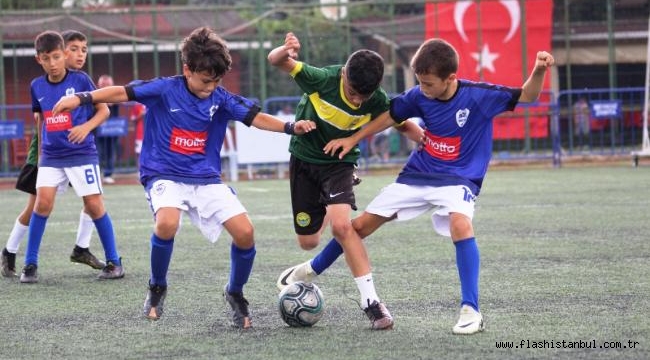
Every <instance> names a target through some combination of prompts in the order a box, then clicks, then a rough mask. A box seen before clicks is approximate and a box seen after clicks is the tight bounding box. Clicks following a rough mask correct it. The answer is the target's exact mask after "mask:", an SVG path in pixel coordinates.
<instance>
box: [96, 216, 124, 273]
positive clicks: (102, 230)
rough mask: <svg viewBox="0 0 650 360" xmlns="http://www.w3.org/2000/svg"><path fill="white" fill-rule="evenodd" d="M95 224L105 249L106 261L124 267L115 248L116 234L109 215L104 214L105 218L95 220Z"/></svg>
mask: <svg viewBox="0 0 650 360" xmlns="http://www.w3.org/2000/svg"><path fill="white" fill-rule="evenodd" d="M93 222H94V223H95V228H96V229H97V234H98V235H99V241H101V243H102V246H103V247H104V255H105V256H106V260H107V261H111V262H112V263H113V264H115V265H117V266H120V265H122V264H121V261H120V255H119V254H118V253H117V247H116V246H115V233H114V232H113V222H112V221H111V217H110V216H108V213H104V216H102V217H100V218H99V219H96V220H93Z"/></svg>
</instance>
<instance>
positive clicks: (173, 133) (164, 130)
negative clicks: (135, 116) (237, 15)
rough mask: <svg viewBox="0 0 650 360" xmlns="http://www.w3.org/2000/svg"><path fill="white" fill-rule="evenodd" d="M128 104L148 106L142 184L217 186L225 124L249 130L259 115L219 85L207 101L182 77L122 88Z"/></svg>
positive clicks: (250, 103) (251, 105) (249, 103)
mask: <svg viewBox="0 0 650 360" xmlns="http://www.w3.org/2000/svg"><path fill="white" fill-rule="evenodd" d="M126 91H127V94H128V97H129V100H132V101H137V102H139V103H142V104H144V105H145V106H146V107H147V114H146V117H145V130H144V138H143V140H142V152H141V154H140V181H141V182H142V184H143V185H144V186H147V185H148V184H151V183H152V182H153V181H156V180H172V181H176V182H181V183H187V184H200V185H205V184H218V183H221V159H220V151H221V145H222V144H223V139H224V136H225V133H226V128H227V126H228V121H229V120H233V121H240V122H242V123H244V124H245V125H247V126H250V124H251V123H252V121H253V118H254V117H255V115H257V113H259V111H260V107H259V106H257V105H256V104H255V103H254V102H253V101H252V100H249V99H246V98H243V97H241V96H237V95H234V94H232V93H229V92H228V91H226V90H225V89H224V88H222V87H217V88H216V89H215V91H214V92H213V93H212V94H211V95H210V96H209V97H208V98H205V99H200V98H198V97H197V96H195V95H194V94H192V93H191V92H190V91H189V89H188V88H187V83H186V81H185V78H184V77H183V76H180V75H178V76H172V77H165V78H157V79H153V80H150V81H144V82H137V83H132V84H130V85H127V86H126Z"/></svg>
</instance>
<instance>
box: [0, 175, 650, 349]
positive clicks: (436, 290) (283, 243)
mask: <svg viewBox="0 0 650 360" xmlns="http://www.w3.org/2000/svg"><path fill="white" fill-rule="evenodd" d="M395 173H396V172H395ZM394 176H395V174H387V175H373V176H371V175H364V176H363V182H362V184H361V185H360V186H358V187H357V188H356V189H357V202H358V205H359V207H360V209H363V208H364V207H365V205H366V204H367V203H368V202H369V201H370V200H371V199H372V197H373V196H374V195H375V194H376V193H377V192H378V191H379V189H380V188H381V187H382V186H384V185H386V184H388V183H390V182H392V181H393V179H394ZM648 184H650V167H644V166H642V167H639V168H632V167H631V166H630V165H629V164H626V165H620V166H618V165H609V166H590V167H585V168H577V167H575V168H562V169H546V168H544V169H541V168H526V169H516V170H514V169H498V170H492V171H491V172H489V173H488V176H487V178H486V181H485V184H484V187H483V192H482V194H481V196H480V197H479V201H478V203H477V212H476V215H475V221H474V223H475V231H476V235H477V240H478V242H479V246H480V250H481V261H482V272H481V310H482V312H483V313H484V316H485V319H486V331H485V332H483V333H481V334H478V335H474V336H455V335H452V334H451V327H452V326H453V324H454V323H455V321H456V317H457V312H458V299H459V287H458V276H457V273H456V266H455V253H454V249H453V245H451V242H450V240H448V239H445V238H442V237H440V236H439V235H437V234H435V233H434V232H433V230H432V228H431V223H430V214H429V215H426V216H421V217H419V218H417V219H415V220H413V221H410V222H404V223H393V224H388V225H386V226H385V227H383V228H382V229H380V230H379V231H377V233H376V234H374V235H373V236H372V237H371V238H370V239H368V241H367V246H368V249H369V253H370V256H371V260H372V262H373V268H374V269H373V274H374V277H375V283H376V285H377V288H378V292H379V295H380V296H381V298H382V300H383V301H384V302H386V303H387V305H388V307H389V309H390V310H391V312H392V314H393V316H394V317H395V329H394V330H392V331H385V332H372V331H370V330H368V321H367V319H366V318H365V316H364V315H363V313H362V312H361V311H360V310H359V308H358V305H357V304H356V301H357V298H358V292H357V290H356V286H355V285H354V281H353V280H352V278H351V276H350V275H349V271H348V269H347V267H346V266H345V263H344V261H342V260H341V261H339V262H338V263H337V264H336V265H335V266H334V267H333V268H331V269H330V270H329V271H328V272H327V273H326V274H324V275H322V276H321V277H320V278H319V279H318V282H317V283H318V285H319V286H320V288H321V290H322V291H323V293H324V295H325V301H326V310H325V315H324V317H323V319H322V320H321V321H320V322H319V323H318V324H317V325H316V326H315V327H313V328H310V329H292V328H289V327H287V326H286V325H284V323H283V322H282V320H281V319H280V317H279V315H278V313H277V308H276V306H277V304H276V299H277V293H278V292H277V290H276V288H275V280H276V278H277V276H278V275H279V273H280V272H281V271H282V270H284V269H285V268H286V267H287V266H289V265H293V264H296V263H298V262H302V261H304V260H306V259H308V258H309V257H311V256H312V255H314V254H315V253H316V252H315V251H311V252H305V251H302V250H300V249H299V247H298V246H297V244H296V241H295V240H294V236H293V229H292V227H291V225H290V223H291V216H290V203H289V196H288V181H287V180H260V181H244V182H239V183H235V184H234V187H235V188H236V190H237V191H238V193H239V196H240V199H241V200H242V202H243V203H244V205H245V206H246V207H247V209H248V210H249V213H250V216H251V218H252V220H253V223H254V224H255V226H256V241H257V258H256V262H255V267H254V269H253V274H252V276H251V279H250V282H249V284H248V285H247V287H246V288H245V294H246V297H247V298H248V300H249V301H250V303H251V304H250V306H251V310H252V313H253V322H254V329H252V330H251V331H246V332H239V331H237V330H234V329H231V328H230V327H229V325H228V314H227V312H226V306H225V304H224V303H223V301H222V298H221V289H222V288H223V285H224V284H225V282H226V281H227V275H228V266H229V252H228V251H229V244H230V241H229V239H228V236H227V234H226V233H224V234H222V236H221V238H220V240H219V241H218V242H217V243H216V244H214V245H212V244H210V243H209V242H207V241H206V240H204V239H203V238H202V237H201V235H200V234H199V232H198V231H197V230H196V228H194V227H193V226H192V225H191V224H190V223H189V221H185V222H184V224H183V226H182V229H181V231H180V233H179V235H178V237H177V240H176V244H175V252H174V256H173V259H172V263H171V268H170V274H169V284H170V286H169V293H168V297H167V300H166V303H165V314H164V316H163V318H162V319H161V320H160V321H157V322H151V321H148V320H146V319H144V318H143V317H142V315H141V311H142V303H143V301H144V296H145V293H146V284H147V279H148V273H149V237H150V233H151V228H152V216H151V213H150V212H149V209H148V206H147V203H146V201H145V199H144V196H143V191H142V188H141V187H140V186H138V185H118V186H107V187H106V188H105V190H106V206H107V209H108V211H109V214H110V215H111V217H112V219H113V222H114V225H115V231H116V235H117V238H118V248H119V250H120V252H121V255H122V256H123V261H124V265H125V268H126V277H125V278H124V279H122V280H117V281H107V282H100V281H97V280H95V277H96V275H97V271H96V270H92V269H91V268H89V267H86V266H84V265H77V264H72V263H71V262H70V261H69V259H68V256H69V254H70V252H71V250H72V248H73V246H74V237H75V231H76V227H77V221H78V218H79V212H80V210H81V200H80V199H78V198H77V197H76V196H75V195H74V192H73V191H68V193H66V194H64V195H61V196H59V197H58V198H57V202H56V204H55V209H54V212H53V214H52V215H51V217H50V219H49V222H48V227H47V229H46V232H45V237H44V240H43V244H42V247H41V257H40V263H39V275H40V282H39V283H38V284H34V285H26V284H20V283H19V281H18V279H5V278H0V304H1V305H2V311H0V325H1V326H2V331H0V344H2V346H1V347H0V359H41V358H52V359H88V358H93V357H102V358H116V359H145V358H146V359H158V358H166V359H294V358H295V359H325V358H326V359H379V358H383V359H458V358H463V359H470V358H482V359H509V358H511V359H532V358H534V359H613V358H616V359H647V358H650V323H649V322H648V321H647V318H646V317H647V315H648V313H649V312H650V300H649V298H648V294H650V242H649V241H648V239H649V235H648V234H650V192H649V191H650V190H649V188H648ZM0 199H1V200H2V201H1V203H2V207H1V208H0V219H2V222H1V223H0V234H2V237H0V241H1V243H2V246H3V247H4V244H5V243H6V237H7V236H8V234H9V231H10V230H11V227H12V225H13V222H14V219H15V218H16V216H17V215H18V212H19V211H20V209H22V207H23V206H24V204H25V202H26V195H25V194H23V193H20V192H17V191H15V190H10V189H6V190H0ZM327 240H328V239H323V243H324V242H325V241H327ZM25 246H26V243H25V242H23V244H22V245H21V248H20V250H19V256H18V259H17V267H18V269H19V270H20V269H21V268H22V265H23V257H24V250H25ZM91 250H92V251H93V252H94V253H95V254H97V255H101V254H102V251H101V245H100V243H99V240H98V239H97V235H96V233H95V234H94V235H93V240H92V242H91ZM102 257H103V256H102ZM593 345H595V347H596V348H595V349H594V348H591V347H593ZM510 346H512V348H507V347H510ZM503 347H506V349H504V348H503ZM616 347H618V348H616Z"/></svg>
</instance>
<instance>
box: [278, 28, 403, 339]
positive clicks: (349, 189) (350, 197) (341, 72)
mask: <svg viewBox="0 0 650 360" xmlns="http://www.w3.org/2000/svg"><path fill="white" fill-rule="evenodd" d="M299 50H300V42H299V40H298V38H297V37H296V36H295V35H294V34H293V33H288V34H287V35H286V37H285V41H284V44H283V45H281V46H278V47H276V48H275V49H273V50H272V51H271V52H270V53H269V55H268V60H269V62H270V63H271V64H272V65H273V66H276V67H277V68H279V69H280V70H282V71H284V72H287V73H288V74H289V75H290V76H291V77H292V78H293V79H294V80H295V82H296V84H297V85H298V86H299V87H300V89H301V90H302V91H303V92H304V94H303V96H302V99H301V100H300V103H299V104H298V106H297V108H296V118H297V119H311V120H313V121H315V122H316V124H317V125H318V128H317V129H316V131H314V132H312V133H310V134H307V135H306V136H301V137H296V136H294V137H292V138H291V143H290V145H289V152H291V159H290V169H289V173H290V187H291V206H292V210H293V220H294V221H293V225H294V230H295V232H296V235H297V239H298V242H299V244H300V247H301V248H302V249H304V250H311V249H313V248H315V247H316V246H318V244H319V242H320V236H321V234H322V233H323V232H324V230H325V229H326V228H327V226H328V225H329V226H330V227H331V230H332V233H333V234H334V236H335V237H336V239H337V240H338V241H339V242H340V243H341V246H342V247H343V248H344V249H345V255H346V259H348V265H349V267H350V272H351V273H352V275H353V277H354V280H355V283H356V285H357V288H358V289H359V293H360V297H361V301H360V305H361V308H362V310H363V311H364V312H365V314H366V315H367V316H368V318H369V319H370V323H371V328H372V329H373V330H383V329H391V328H392V326H393V318H392V316H391V314H390V312H389V311H388V309H387V308H386V305H385V304H384V303H382V302H381V301H380V299H379V296H378V295H377V292H376V289H375V285H374V283H373V278H372V273H371V269H370V261H369V259H368V255H367V253H366V249H365V246H364V245H363V243H362V241H361V238H359V235H358V234H357V233H356V232H355V231H354V229H353V227H352V223H351V222H350V217H351V213H352V210H356V209H357V208H356V203H355V196H354V190H353V184H354V182H355V180H354V175H353V174H354V167H355V164H356V162H357V160H358V159H359V156H360V150H359V149H358V148H357V147H355V148H354V149H353V151H351V152H349V154H347V155H346V156H342V157H340V158H334V157H332V156H329V155H328V154H325V153H323V147H324V146H325V145H326V144H327V142H328V141H330V140H333V139H337V138H341V137H346V136H350V135H351V134H353V133H355V132H357V131H358V130H359V129H360V128H361V126H363V125H365V124H367V123H368V122H374V119H376V118H377V116H379V115H380V114H382V113H384V112H385V111H386V110H388V105H389V99H388V95H387V94H386V92H385V91H384V90H383V89H382V88H381V87H380V84H381V81H382V78H383V75H384V62H383V59H382V58H381V56H380V55H379V54H377V53H376V52H374V51H370V50H366V49H363V50H358V51H355V52H354V53H353V54H351V55H350V56H349V57H348V59H347V61H346V63H345V65H332V66H326V67H322V68H321V67H315V66H312V65H309V64H307V63H305V62H302V61H297V57H298V52H299ZM409 123H410V122H409ZM410 125H413V126H415V124H412V123H411V124H410ZM402 128H404V129H402ZM408 128H409V126H403V127H402V126H400V127H399V128H398V129H400V130H401V131H408ZM351 258H354V259H355V261H350V259H351ZM286 285H287V284H286V282H284V281H282V279H280V281H279V282H278V287H279V288H283V287H285V286H286Z"/></svg>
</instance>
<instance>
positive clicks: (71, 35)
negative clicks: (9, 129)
mask: <svg viewBox="0 0 650 360" xmlns="http://www.w3.org/2000/svg"><path fill="white" fill-rule="evenodd" d="M61 36H62V37H63V41H64V42H65V50H66V53H67V59H66V64H67V67H68V68H69V69H73V70H81V68H82V67H83V66H84V64H85V63H86V57H87V55H88V45H87V39H86V35H84V34H83V33H81V32H79V31H76V30H66V31H64V32H62V33H61ZM34 115H35V116H40V115H38V114H34ZM102 116H103V115H102ZM37 163H38V136H33V137H32V140H31V142H30V144H29V151H28V154H27V161H26V162H25V165H23V167H22V168H21V169H20V174H19V175H18V179H17V181H16V189H18V190H21V191H24V192H26V193H28V194H29V197H28V200H27V205H26V206H25V208H24V209H23V210H22V211H21V213H20V214H19V215H18V218H17V219H16V221H15V222H14V227H13V228H12V229H11V232H10V233H9V238H8V239H7V244H6V246H5V248H4V249H2V254H1V255H0V273H1V274H2V276H4V277H15V276H16V253H17V252H18V247H19V246H20V242H21V241H22V240H23V239H24V237H25V235H27V230H29V219H30V218H31V216H32V212H33V211H34V203H35V202H36V174H37V172H38V167H37ZM62 189H65V187H63V188H62ZM93 228H95V224H94V223H93V219H92V218H91V217H90V216H89V215H88V214H86V212H85V211H84V209H82V211H81V214H80V216H79V227H78V228H77V240H76V243H75V247H74V249H73V250H72V253H71V254H70V261H72V262H76V263H81V264H86V265H88V266H90V267H92V268H94V269H103V268H104V266H106V263H105V262H103V261H101V260H99V259H98V258H97V257H95V255H93V254H92V253H91V252H90V249H89V247H90V239H91V236H92V231H93Z"/></svg>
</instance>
